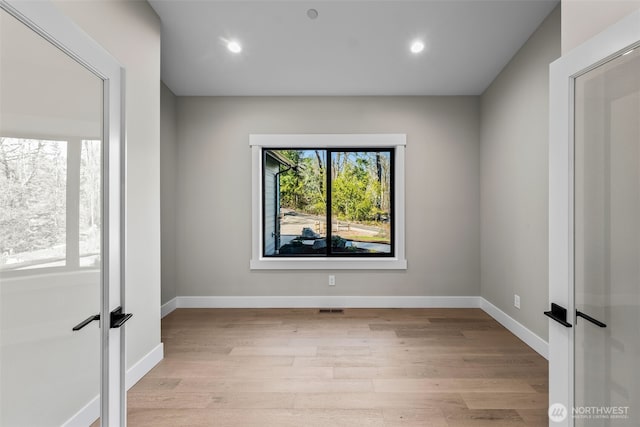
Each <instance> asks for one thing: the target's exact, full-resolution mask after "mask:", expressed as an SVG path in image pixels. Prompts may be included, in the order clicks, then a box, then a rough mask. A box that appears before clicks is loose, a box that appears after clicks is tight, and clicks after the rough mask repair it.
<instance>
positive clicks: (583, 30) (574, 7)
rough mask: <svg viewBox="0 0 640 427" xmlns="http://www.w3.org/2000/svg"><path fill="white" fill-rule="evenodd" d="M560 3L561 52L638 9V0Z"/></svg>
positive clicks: (639, 7) (639, 6)
mask: <svg viewBox="0 0 640 427" xmlns="http://www.w3.org/2000/svg"><path fill="white" fill-rule="evenodd" d="M561 4H562V36H561V37H562V53H563V54H565V53H568V52H569V51H570V50H571V49H573V48H574V47H577V46H579V45H580V44H582V43H584V42H585V41H587V40H589V39H590V38H591V37H593V36H595V35H596V34H598V33H600V32H602V31H604V30H606V29H607V28H608V27H609V26H611V25H613V24H615V23H616V22H618V21H619V20H621V19H623V18H624V17H625V16H627V15H629V14H631V13H633V12H634V11H636V10H639V9H640V0H570V1H567V0H562V3H561Z"/></svg>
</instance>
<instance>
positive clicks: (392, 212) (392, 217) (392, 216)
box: [260, 146, 396, 259]
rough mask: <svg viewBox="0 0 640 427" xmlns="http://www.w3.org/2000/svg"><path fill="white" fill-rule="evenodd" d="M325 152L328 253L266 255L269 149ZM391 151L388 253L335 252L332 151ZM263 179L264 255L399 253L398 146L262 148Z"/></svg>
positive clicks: (378, 254) (370, 255)
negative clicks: (333, 249) (397, 204)
mask: <svg viewBox="0 0 640 427" xmlns="http://www.w3.org/2000/svg"><path fill="white" fill-rule="evenodd" d="M285 150H290V151H312V150H318V151H324V152H325V159H326V160H325V161H326V167H325V188H326V192H327V196H326V197H327V202H326V212H325V220H326V224H328V226H327V227H326V237H325V238H326V241H327V252H326V254H295V255H293V254H286V255H282V254H270V255H269V254H267V253H266V244H267V243H266V239H265V238H264V237H265V236H264V233H265V230H266V215H265V207H266V191H265V188H266V187H265V185H266V164H267V156H268V152H270V151H285ZM345 152H346V153H362V152H364V153H389V205H390V206H389V238H390V240H389V242H390V243H389V246H390V251H389V252H388V253H385V252H375V253H348V252H336V253H334V252H332V250H331V246H332V245H331V244H330V243H329V242H331V238H332V236H333V234H334V233H333V226H332V221H331V215H332V212H331V206H332V204H331V202H332V196H331V193H332V191H331V190H332V178H331V175H332V174H331V169H330V168H331V158H332V154H333V153H345ZM288 169H291V168H285V169H282V168H280V172H279V173H282V172H285V171H286V170H288ZM261 171H262V176H261V181H262V191H261V193H262V194H261V197H262V209H261V212H260V215H261V223H262V234H263V235H262V248H261V252H262V256H263V257H264V258H270V259H282V258H293V259H297V258H300V259H304V258H356V259H358V258H395V256H396V204H395V191H396V188H395V174H396V148H395V147H366V146H365V147H261Z"/></svg>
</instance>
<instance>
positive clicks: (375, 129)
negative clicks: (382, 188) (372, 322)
mask: <svg viewBox="0 0 640 427" xmlns="http://www.w3.org/2000/svg"><path fill="white" fill-rule="evenodd" d="M478 101H479V100H478V97H315V98H306V97H298V98H272V97H261V98H254V97H236V98H225V97H178V141H179V144H178V147H179V148H178V151H179V155H178V161H179V164H178V169H179V171H180V175H179V178H178V199H177V200H178V203H177V205H178V233H177V240H178V289H177V293H178V295H180V296H210V295H214V296H222V295H237V296H241V295H294V296H297V295H479V293H480V287H479V280H478V279H479V277H480V254H479V247H480V240H479V238H480V228H479V217H480V200H479V179H478V178H479V138H478V136H479V108H478V107H479V105H478ZM251 133H406V134H407V148H406V153H407V161H406V181H407V184H406V195H407V197H406V199H407V203H406V225H407V236H406V248H407V260H408V265H409V267H408V270H406V271H340V272H337V274H336V286H335V287H332V288H329V287H328V285H327V275H328V274H329V273H330V272H328V271H324V272H320V271H250V270H249V260H250V257H251V247H250V244H251V150H250V148H249V144H248V141H249V134H251Z"/></svg>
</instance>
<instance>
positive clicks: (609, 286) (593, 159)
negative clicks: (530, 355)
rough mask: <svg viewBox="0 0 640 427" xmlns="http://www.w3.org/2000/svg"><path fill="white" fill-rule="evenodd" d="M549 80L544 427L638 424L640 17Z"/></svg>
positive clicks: (576, 55) (583, 50) (558, 67)
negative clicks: (547, 425) (547, 406)
mask: <svg viewBox="0 0 640 427" xmlns="http://www.w3.org/2000/svg"><path fill="white" fill-rule="evenodd" d="M551 79H552V83H551V84H552V85H551V97H552V108H551V110H552V111H551V140H550V143H551V145H550V260H549V261H550V288H549V295H550V303H552V304H554V306H553V308H552V310H551V312H550V313H547V314H548V315H549V316H550V317H551V318H552V321H550V324H549V346H550V349H549V350H550V359H549V367H550V369H549V375H550V383H549V395H550V402H549V403H550V409H549V418H550V425H567V426H576V427H577V426H580V427H582V426H638V425H640V369H639V368H638V366H639V364H640V12H638V13H636V14H634V15H631V16H629V17H628V18H626V19H625V20H623V21H621V22H620V23H619V24H616V25H615V26H613V27H611V28H610V29H609V30H608V31H606V32H605V33H602V34H600V35H599V36H597V37H596V38H594V39H592V40H591V41H589V42H587V43H586V44H585V45H583V46H581V47H579V48H577V49H576V50H574V51H572V52H571V53H569V54H568V55H566V56H565V57H563V58H561V59H560V60H558V61H557V62H555V63H554V64H553V65H552V72H551ZM565 309H566V312H565V311H563V310H565Z"/></svg>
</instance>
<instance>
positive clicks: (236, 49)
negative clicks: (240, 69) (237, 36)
mask: <svg viewBox="0 0 640 427" xmlns="http://www.w3.org/2000/svg"><path fill="white" fill-rule="evenodd" d="M227 49H229V51H230V52H233V53H240V52H242V45H241V44H240V43H239V42H237V41H235V40H231V41H229V42H228V43H227Z"/></svg>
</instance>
